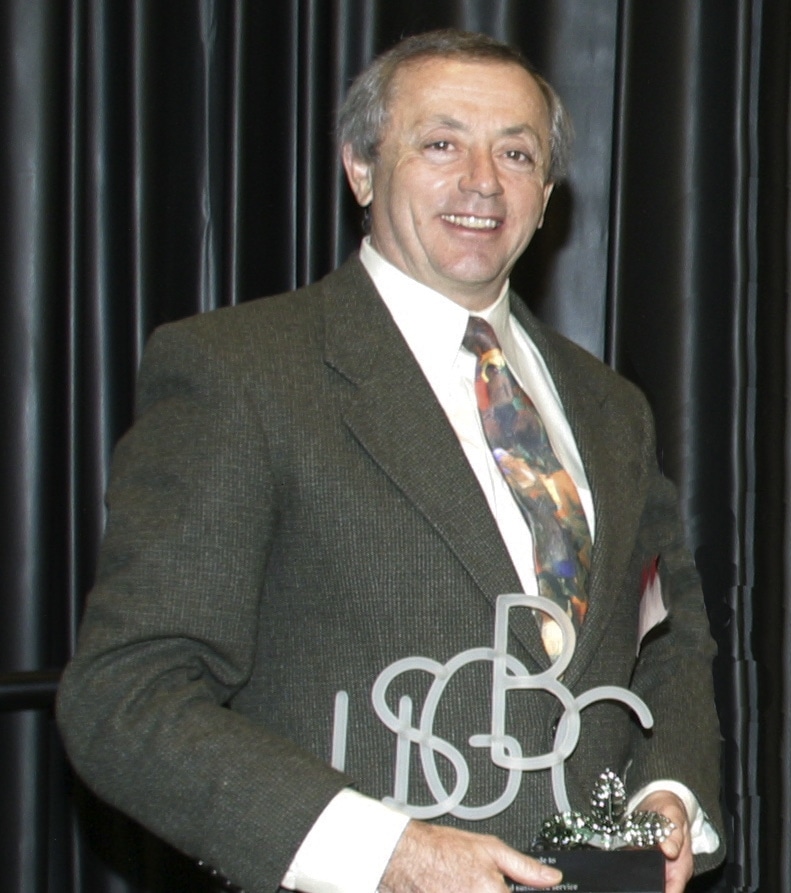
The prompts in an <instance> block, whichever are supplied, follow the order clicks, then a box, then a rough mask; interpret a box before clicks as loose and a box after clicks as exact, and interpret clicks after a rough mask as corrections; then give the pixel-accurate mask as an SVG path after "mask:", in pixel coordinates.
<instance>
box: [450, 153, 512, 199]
mask: <svg viewBox="0 0 791 893" xmlns="http://www.w3.org/2000/svg"><path fill="white" fill-rule="evenodd" d="M459 186H460V188H461V190H462V191H463V192H477V193H478V194H479V195H481V196H484V197H489V196H492V195H499V194H500V193H501V192H502V191H503V187H502V184H501V183H500V179H499V177H498V174H497V166H496V164H495V163H494V159H493V158H492V155H491V153H490V152H489V151H488V150H486V149H474V150H472V151H471V152H470V153H469V155H468V157H467V166H466V170H465V171H464V172H463V173H462V176H461V179H460V180H459Z"/></svg>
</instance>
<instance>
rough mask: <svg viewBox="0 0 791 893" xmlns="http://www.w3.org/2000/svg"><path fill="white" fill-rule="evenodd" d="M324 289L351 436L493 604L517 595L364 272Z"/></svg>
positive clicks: (482, 509)
mask: <svg viewBox="0 0 791 893" xmlns="http://www.w3.org/2000/svg"><path fill="white" fill-rule="evenodd" d="M324 283H325V287H324V299H325V327H326V328H325V333H326V342H325V344H326V350H325V362H326V363H327V364H328V365H329V366H330V367H331V368H332V369H333V370H334V371H335V372H336V373H337V374H338V375H340V376H342V377H343V378H344V379H345V380H346V382H347V384H348V387H347V390H346V394H345V396H344V399H343V413H344V422H345V423H346V425H347V426H348V428H349V430H350V431H351V432H352V433H353V434H354V436H355V437H356V438H357V440H358V442H359V443H360V444H361V446H362V447H363V449H365V450H366V452H367V453H368V454H369V455H370V456H371V458H372V459H373V461H375V462H376V463H377V464H378V465H379V466H380V467H381V468H382V470H383V471H384V472H385V473H386V474H387V475H388V476H389V477H390V479H391V480H392V482H393V483H394V484H395V486H396V487H398V488H399V489H400V490H401V492H402V493H403V494H404V495H405V496H406V497H407V498H408V499H409V500H410V501H411V502H412V503H413V504H414V505H415V507H416V508H417V509H418V510H419V511H420V512H421V513H422V514H423V515H424V516H425V517H426V518H427V519H428V521H429V522H430V523H431V524H432V526H433V527H434V529H435V530H436V531H437V533H438V534H439V535H440V536H441V537H442V538H443V539H444V540H445V542H446V543H447V545H448V546H449V548H450V549H451V550H452V551H453V553H454V554H455V555H456V557H457V559H458V560H459V561H460V562H461V564H462V565H463V566H464V567H465V568H466V570H467V571H468V573H469V574H470V576H471V577H472V579H473V580H474V581H475V583H476V584H477V586H478V587H479V588H480V590H481V591H482V593H483V594H484V596H485V597H486V598H487V599H488V600H489V601H490V602H491V603H492V604H494V603H495V601H496V598H497V596H498V595H500V594H502V593H509V592H519V591H520V589H521V587H520V583H519V579H518V577H517V575H516V572H515V570H514V568H513V565H512V564H511V560H510V558H509V556H508V552H507V550H506V548H505V545H504V543H503V541H502V538H501V537H500V534H499V531H498V529H497V525H496V524H495V522H494V518H493V517H492V514H491V512H490V510H489V506H488V503H487V502H486V499H485V497H484V495H483V493H482V491H481V489H480V487H479V485H478V482H477V480H476V478H475V475H474V474H473V473H472V471H471V469H470V467H469V464H468V462H467V459H466V457H465V455H464V452H463V450H462V449H461V446H460V445H459V442H458V440H457V438H456V435H455V433H454V432H453V429H452V427H451V425H450V423H449V422H448V420H447V417H446V416H445V414H444V412H443V411H442V409H441V407H440V406H439V404H438V403H437V400H436V398H435V396H434V393H433V391H432V390H431V387H430V385H429V384H428V381H427V380H426V378H425V377H424V375H423V373H422V371H421V369H420V367H419V366H418V364H417V362H416V361H415V359H414V357H413V355H412V353H411V351H410V350H409V347H408V346H407V344H406V342H405V341H404V339H403V337H402V336H401V333H400V332H399V330H398V328H397V326H396V325H395V323H394V322H393V320H392V318H391V317H390V314H389V312H388V311H387V308H386V307H385V305H384V303H383V302H382V300H381V299H380V298H379V295H378V293H377V292H376V290H375V288H374V287H373V284H372V283H371V281H370V279H369V277H368V275H367V273H365V271H364V268H363V267H362V265H361V264H360V263H359V261H357V260H356V259H353V260H351V261H350V262H348V263H347V264H345V265H344V266H343V267H341V268H340V270H339V271H338V272H337V273H336V274H334V275H333V276H331V277H329V278H328V279H327V280H325V281H324ZM361 320H364V321H365V322H364V324H363V325H361V323H360V321H361ZM520 615H521V616H520ZM527 615H528V612H526V611H521V612H520V611H517V612H512V620H513V623H512V632H513V633H514V634H515V635H516V636H518V637H519V638H520V639H521V640H522V642H523V644H524V645H525V646H526V647H527V648H528V650H529V651H530V653H531V654H532V655H533V657H534V658H535V659H536V661H537V662H538V663H539V664H540V665H541V666H546V664H547V659H546V655H545V653H544V649H543V647H542V645H541V639H540V635H539V633H538V626H537V624H536V623H535V622H534V620H533V618H532V617H531V616H527Z"/></svg>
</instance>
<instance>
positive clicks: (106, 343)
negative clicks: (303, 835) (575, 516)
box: [0, 0, 791, 893]
mask: <svg viewBox="0 0 791 893" xmlns="http://www.w3.org/2000/svg"><path fill="white" fill-rule="evenodd" d="M443 25H457V26H462V27H467V28H471V29H479V30H484V31H488V32H490V33H492V34H494V35H496V36H498V37H502V38H505V39H507V40H509V41H511V42H512V43H514V44H516V45H518V46H519V47H521V48H522V49H523V50H524V51H525V53H526V54H527V55H528V56H530V57H531V58H532V59H533V61H534V62H535V63H536V64H537V65H538V67H539V68H540V69H541V70H542V71H543V72H544V73H545V74H546V75H547V76H548V77H549V78H550V80H551V81H553V82H554V83H555V85H556V86H557V87H558V89H559V90H560V92H561V94H562V95H563V96H564V97H565V98H566V100H567V103H568V105H569V107H570V109H571V112H572V114H573V116H574V119H575V122H576V129H577V148H576V153H575V161H574V166H573V172H572V175H571V177H570V181H569V183H568V184H567V185H565V186H563V187H562V188H561V189H559V190H557V193H556V195H555V196H554V197H553V200H552V203H551V205H550V211H549V217H548V221H547V225H546V227H545V228H544V230H542V231H541V232H540V233H539V235H538V236H537V238H536V239H535V241H534V244H533V245H532V246H531V247H530V249H529V250H528V252H527V254H526V256H525V258H524V259H523V261H522V262H521V265H520V266H519V267H518V269H517V271H516V273H515V276H514V280H515V283H516V285H517V287H518V288H519V289H520V290H521V291H522V293H523V294H525V295H526V296H527V297H528V298H529V299H530V302H531V304H532V306H533V308H534V309H535V311H536V312H537V313H538V314H539V315H540V316H541V317H542V318H543V319H545V320H547V321H549V322H550V323H552V324H553V325H555V326H556V327H558V328H559V329H561V330H562V331H564V332H565V333H567V334H568V335H569V336H570V337H572V338H574V339H575V340H577V341H578V342H580V343H581V344H583V346H585V347H587V348H588V349H589V350H591V351H592V352H594V353H596V354H598V355H599V356H601V357H603V358H604V359H606V360H607V361H608V362H610V363H611V364H612V365H614V366H615V367H616V368H618V369H619V370H621V371H622V372H623V373H624V374H626V375H627V376H629V377H630V378H632V379H633V380H634V381H636V382H637V383H638V384H639V385H640V386H641V387H642V388H643V389H644V390H645V391H646V393H647V394H648V396H649V398H650V400H651V402H652V405H653V408H654V411H655V414H656V418H657V425H658V434H659V444H660V461H661V462H662V464H663V467H664V469H665V472H666V473H667V475H668V476H669V477H671V478H672V479H674V480H675V481H676V482H677V483H678V485H679V487H680V490H681V494H682V503H683V508H684V513H685V518H686V521H687V526H688V535H689V540H690V544H691V547H692V549H693V551H694V554H695V557H696V560H697V563H698V567H699V569H700V573H701V575H702V579H703V583H704V590H705V596H706V602H707V606H708V609H709V614H710V618H711V625H712V630H713V633H714V635H715V637H716V639H717V642H718V644H719V657H718V659H717V662H716V666H715V682H716V688H717V697H718V707H719V711H720V716H721V720H722V730H723V738H724V742H725V748H724V761H723V803H724V806H725V810H726V817H727V823H728V835H729V848H730V852H729V857H728V862H727V864H726V865H725V866H724V868H723V869H722V870H720V871H718V872H716V873H714V874H712V875H710V876H708V877H706V878H704V879H702V880H701V881H698V882H696V884H695V889H696V890H705V891H736V890H740V891H741V890H745V891H746V890H750V891H752V890H762V891H770V893H780V891H784V890H788V889H791V880H789V879H790V878H791V844H790V843H789V834H788V829H789V824H790V822H789V820H790V819H791V759H790V758H789V732H790V731H791V730H790V729H789V716H791V704H790V703H789V700H790V699H789V684H788V681H787V680H788V679H789V668H790V666H791V641H790V640H789V632H788V621H787V614H788V607H789V603H790V602H791V593H790V592H789V586H788V582H787V580H788V570H789V568H788V564H789V559H788V557H787V556H788V543H789V537H790V535H791V531H790V530H789V517H788V512H787V510H786V502H787V494H788V473H787V471H788V468H789V463H791V444H790V443H789V436H788V433H787V415H788V413H787V409H786V402H787V401H786V391H787V379H788V372H787V366H788V356H789V350H791V346H790V345H789V341H788V334H787V325H786V317H787V304H788V288H789V255H790V254H791V248H790V245H789V234H790V233H791V229H790V228H789V192H788V172H789V142H790V141H789V74H790V72H791V51H790V49H789V32H790V31H791V10H789V3H788V2H787V0H786V2H782V0H780V2H777V0H776V2H770V0H741V2H740V0H695V2H690V0H662V2H661V3H660V2H650V0H455V2H452V0H432V2H430V3H427V2H426V0H399V2H397V3H396V2H391V0H276V2H275V0H235V2H234V0H137V2H135V0H4V2H3V3H2V4H0V133H1V134H2V138H1V139H0V208H2V213H1V214H0V231H1V232H2V238H0V295H2V308H1V309H0V345H1V350H0V356H2V367H1V368H2V378H1V379H0V381H1V382H2V404H1V405H0V406H1V411H2V419H1V421H0V438H1V440H2V453H1V454H0V455H1V456H2V471H1V472H0V494H1V495H0V500H2V502H1V505H2V535H1V536H0V569H1V571H2V590H0V643H1V647H0V773H1V776H0V777H2V785H1V786H0V789H1V790H2V792H3V793H2V797H0V866H2V868H1V869H0V871H1V872H2V874H1V875H0V877H2V880H1V881H0V886H2V888H3V889H4V890H9V891H19V893H39V891H47V893H133V891H152V893H164V891H168V893H186V891H200V890H205V889H208V886H207V884H208V882H207V881H204V880H202V879H201V878H200V876H199V875H197V874H196V873H195V871H194V870H193V869H192V867H191V865H190V864H189V863H188V862H187V860H186V859H183V858H181V857H180V856H178V855H177V854H175V853H173V852H172V851H170V850H169V849H168V848H167V847H165V846H164V845H162V844H160V843H159V842H158V841H156V840H154V839H153V838H152V837H150V836H149V835H148V834H147V833H146V832H144V831H143V830H142V829H140V828H137V827H136V826H134V825H133V824H132V823H130V822H128V821H127V820H125V819H124V818H122V817H121V816H119V815H117V814H116V813H114V812H113V811H112V810H110V809H109V808H107V807H104V806H102V805H101V804H100V803H98V802H97V801H96V800H95V799H94V798H93V797H92V796H91V795H90V794H88V793H87V792H86V791H85V790H84V789H83V788H82V787H81V785H80V784H79V783H77V782H75V781H74V779H73V778H72V777H71V775H70V773H69V770H68V768H67V766H66V763H65V760H64V756H63V753H62V750H61V747H60V743H59V741H58V737H57V732H56V730H55V728H54V724H53V719H52V712H51V705H52V698H53V694H54V692H55V689H56V685H57V679H58V675H59V671H60V669H61V668H62V666H63V664H64V662H65V661H66V660H67V658H68V656H69V654H70V652H71V650H72V648H73V645H74V641H75V635H76V629H77V624H78V620H79V616H80V611H81V606H82V603H83V599H84V596H85V593H86V592H87V590H88V589H89V587H90V584H91V579H92V574H93V566H94V561H95V557H96V551H97V546H98V542H99V539H100V536H101V531H102V526H103V522H104V517H103V492H104V488H105V483H106V479H107V472H108V465H109V461H110V455H111V451H112V447H113V444H114V442H115V440H116V439H117V438H118V436H119V435H120V434H121V433H122V432H123V430H124V429H125V428H126V427H127V426H128V425H129V423H130V421H131V417H132V402H133V387H134V377H135V371H136V368H137V364H138V361H139V358H140V353H141V349H142V346H143V344H144V342H145V340H146V337H147V336H148V334H149V333H150V332H151V330H152V329H153V328H154V327H155V326H156V325H158V324H160V323H162V322H165V321H167V320H172V319H175V318H178V317H181V316H184V315H187V314H192V313H196V312H200V311H204V310H208V309H210V308H213V307H217V306H219V305H223V304H232V303H235V302H239V301H244V300H247V299H250V298H253V297H255V296H258V295H261V294H268V293H273V292H277V291H281V290H284V289H289V288H292V287H293V286H295V285H298V284H301V283H304V282H306V281H308V280H311V279H314V278H315V277H317V276H319V275H321V274H322V273H324V272H326V271H328V270H329V269H331V268H332V267H333V266H335V265H336V264H337V263H338V262H339V261H340V260H341V259H343V258H344V257H345V256H346V255H347V254H348V253H349V251H351V250H353V248H354V247H355V245H356V244H357V241H358V239H359V227H358V215H357V213H356V210H355V208H354V207H353V203H352V202H351V201H350V200H349V198H348V197H347V195H346V190H345V187H344V184H343V182H342V180H341V177H340V173H339V169H338V165H337V164H336V160H335V153H334V148H333V140H332V135H331V131H332V121H333V109H334V108H335V107H336V105H337V102H338V100H339V98H340V97H341V95H342V94H343V91H344V88H345V85H346V84H347V83H348V81H349V79H350V77H351V76H353V75H354V73H356V72H357V71H358V70H359V69H360V68H361V66H362V65H364V64H365V62H366V61H367V60H368V59H369V58H370V57H371V55H372V54H373V53H375V52H376V51H378V50H380V49H382V48H384V47H386V46H387V45H389V44H390V43H392V42H393V41H394V40H396V39H397V38H398V37H400V36H402V35H404V34H407V33H411V32H414V31H419V30H425V29H427V28H430V27H436V26H443Z"/></svg>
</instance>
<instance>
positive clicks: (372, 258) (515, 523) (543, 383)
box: [282, 239, 719, 893]
mask: <svg viewBox="0 0 791 893" xmlns="http://www.w3.org/2000/svg"><path fill="white" fill-rule="evenodd" d="M360 260H361V261H362V263H363V265H364V266H365V269H366V270H367V271H368V273H369V275H370V276H371V278H372V279H373V281H374V284H375V285H376V288H377V290H378V292H379V294H380V296H381V297H382V300H383V301H384V303H385V305H386V306H387V309H388V310H389V312H390V314H391V316H392V317H393V320H394V322H395V323H396V325H397V326H398V328H399V330H400V331H401V334H402V335H403V337H404V339H405V340H406V342H407V344H408V345H409V348H410V350H411V351H412V353H413V354H414V357H415V359H416V361H417V363H418V365H419V366H420V368H421V369H422V371H423V373H424V375H425V376H426V378H427V380H428V382H429V384H430V385H431V388H432V390H433V391H434V394H435V396H436V398H437V400H438V402H439V404H440V406H441V407H442V409H443V410H444V412H445V414H446V415H447V417H448V420H449V421H450V423H451V425H452V426H453V429H454V431H455V432H456V435H457V437H458V438H459V443H460V444H461V447H462V449H463V450H464V453H465V455H466V457H467V460H468V462H469V463H470V466H471V467H472V470H473V472H474V473H475V476H476V478H477V479H478V482H479V484H480V486H481V489H482V490H483V493H484V495H485V496H486V500H487V502H488V503H489V507H490V509H491V511H492V514H493V515H494V517H495V519H496V521H497V525H498V527H499V529H500V533H501V535H502V537H503V540H504V542H505V545H506V548H507V550H508V554H509V556H510V557H511V560H512V562H513V564H514V568H515V569H516V572H517V575H518V577H519V581H520V583H521V585H522V588H523V591H524V592H525V593H526V594H528V595H537V594H538V583H537V579H536V574H535V566H534V563H533V548H532V535H531V533H530V528H529V527H528V525H527V522H526V521H525V519H524V517H523V515H522V512H521V510H520V509H519V507H518V505H517V503H516V501H515V500H514V498H513V495H512V493H511V489H510V487H509V486H508V484H507V483H506V481H505V478H504V477H503V475H502V473H501V472H500V470H499V468H498V466H497V464H496V463H495V461H494V457H493V456H492V452H491V450H490V448H489V446H488V444H487V442H486V438H485V436H484V433H483V428H482V426H481V422H480V414H479V412H478V406H477V402H476V398H475V391H474V381H475V357H474V356H473V354H472V353H470V352H469V351H467V350H465V349H464V348H462V346H461V342H462V339H463V337H464V333H465V330H466V328H467V321H468V319H469V313H468V312H467V311H466V310H465V309H464V308H463V307H461V306H460V305H459V304H456V303H454V302H453V301H451V300H450V299H449V298H446V297H444V296H443V295H441V294H439V293H438V292H435V291H434V290H433V289H430V288H428V287H427V286H425V285H422V284H421V283H419V282H417V281H415V280H414V279H412V278H410V277H409V276H407V275H406V274H404V273H402V272H401V271H400V270H398V269H397V268H396V267H394V266H393V265H392V264H390V263H388V262H387V261H386V260H384V258H383V257H382V256H381V255H379V254H378V253H377V252H376V251H375V250H374V248H373V247H372V246H371V244H370V241H369V239H365V240H364V241H363V244H362V246H361V249H360ZM476 315H479V316H481V317H483V318H484V319H486V320H487V322H488V323H489V324H490V325H491V326H492V328H493V329H494V331H495V334H496V335H497V338H498V340H499V342H500V346H501V348H502V350H503V354H504V355H505V357H506V359H507V361H508V365H509V366H510V368H511V370H512V372H513V373H514V375H515V376H516V378H517V380H518V381H519V384H520V385H521V386H522V387H523V388H524V390H525V391H526V392H527V393H528V395H529V396H530V398H531V399H532V400H533V402H534V404H535V406H536V408H537V410H538V412H539V413H540V415H541V418H542V420H543V422H544V425H545V427H546V429H547V434H548V436H549V439H550V441H551V443H552V447H553V449H554V451H555V454H556V455H557V457H558V459H559V460H560V462H561V463H562V464H563V466H564V468H565V469H566V471H567V472H568V473H569V475H570V476H571V478H572V480H573V481H574V483H575V484H576V486H577V490H578V492H579V496H580V502H581V504H582V507H583V510H584V511H585V515H586V517H587V520H588V525H589V527H590V531H591V537H595V530H596V518H595V515H594V511H593V500H592V497H591V492H590V486H589V485H588V480H587V478H586V476H585V469H584V468H583V465H582V460H581V459H580V455H579V450H578V448H577V444H576V441H575V440H574V436H573V434H572V432H571V428H570V426H569V423H568V420H567V418H566V415H565V413H564V411H563V406H562V404H561V402H560V399H559V397H558V394H557V391H556V390H555V386H554V383H553V382H552V378H551V376H550V375H549V372H548V370H547V368H546V365H545V363H544V360H543V358H542V357H541V355H540V354H539V352H538V350H537V349H536V347H535V345H534V344H533V342H532V341H531V340H530V338H529V337H528V335H527V333H526V332H525V331H524V329H523V328H522V327H521V326H520V325H519V323H518V322H517V321H516V319H514V317H513V316H512V315H511V312H510V306H509V302H508V283H506V284H505V286H504V287H503V291H502V293H501V294H500V296H499V297H498V299H497V300H496V301H495V303H494V304H492V305H491V306H490V307H488V308H486V309H485V310H484V311H482V312H480V313H479V314H476ZM656 789H662V790H670V791H673V792H674V793H676V794H678V795H679V796H680V797H681V799H682V800H683V801H684V803H685V805H686V807H687V812H688V815H689V817H690V824H691V826H692V835H693V846H692V848H693V852H701V853H704V852H706V853H709V852H714V850H716V848H717V845H718V842H719V841H718V836H717V833H716V831H715V830H714V828H713V827H712V826H711V824H710V823H709V822H708V821H707V820H706V817H705V815H704V813H703V810H702V809H701V808H700V805H699V804H698V802H697V799H696V798H695V797H694V795H693V794H692V793H691V792H690V791H689V790H688V789H687V788H686V787H685V786H684V785H681V784H679V783H678V782H673V781H657V782H654V783H652V784H651V785H649V786H648V787H646V788H644V789H643V790H642V791H639V792H638V793H637V794H636V795H635V796H634V797H633V798H632V801H631V804H632V805H634V804H637V803H638V802H639V801H640V800H641V799H642V798H643V797H645V796H646V795H647V794H648V793H649V792H650V791H651V790H656ZM408 821H409V817H408V816H406V815H404V814H403V813H400V812H398V811H397V810H396V809H394V808H393V807H390V806H386V805H384V804H383V803H380V802H379V801H377V800H373V799H372V798H369V797H366V796H364V795H362V794H359V793H358V792H356V791H353V790H352V789H345V790H343V791H341V792H340V793H339V794H337V795H336V797H335V798H334V799H333V800H332V801H331V802H330V803H329V804H328V806H327V807H326V809H325V810H324V812H323V813H322V814H321V815H320V816H319V818H318V819H317V821H316V823H315V824H314V826H313V828H312V829H311V830H310V832H309V833H308V835H307V837H306V838H305V840H304V841H303V843H302V845H301V846H300V848H299V850H298V851H297V854H296V856H295V857H294V861H293V862H292V864H291V866H290V867H289V870H288V871H287V872H286V875H285V876H284V878H283V882H282V884H283V886H284V887H286V888H288V889H292V890H301V891H304V893H373V891H375V890H376V888H377V886H378V883H379V880H380V878H381V876H382V873H383V872H384V869H385V868H386V866H387V862H388V860H389V858H390V856H391V855H392V852H393V850H394V849H395V846H396V844H397V843H398V840H399V838H400V836H401V834H402V833H403V830H404V828H405V827H406V824H407V822H408Z"/></svg>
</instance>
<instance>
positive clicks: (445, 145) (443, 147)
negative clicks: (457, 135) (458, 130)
mask: <svg viewBox="0 0 791 893" xmlns="http://www.w3.org/2000/svg"><path fill="white" fill-rule="evenodd" d="M426 148H427V149H436V150H437V151H439V152H447V150H448V149H450V141H449V140H434V142H433V143H429V144H428V146H427V147H426Z"/></svg>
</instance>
